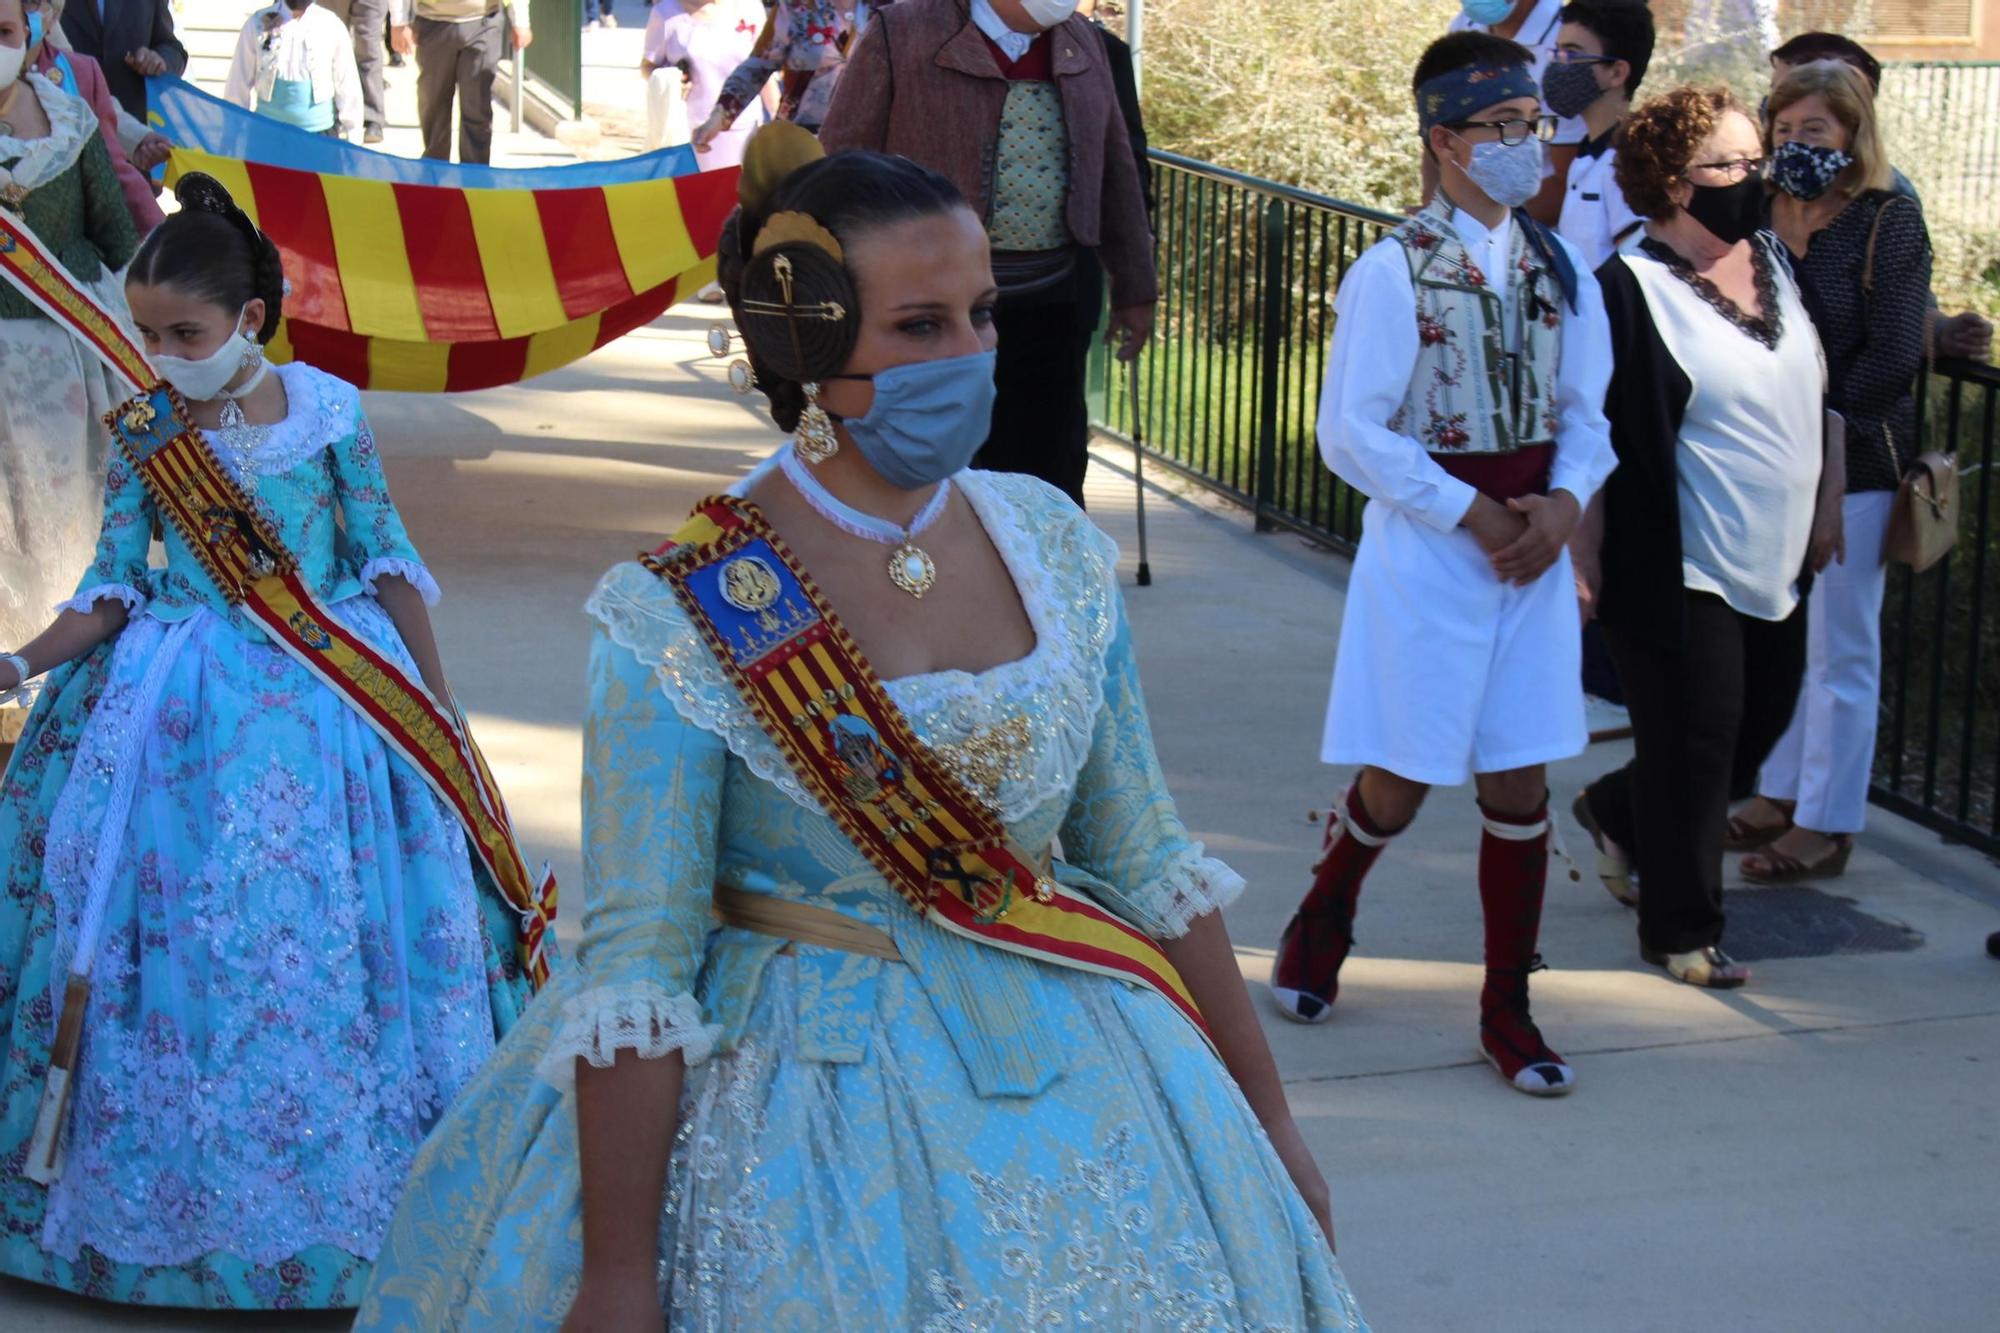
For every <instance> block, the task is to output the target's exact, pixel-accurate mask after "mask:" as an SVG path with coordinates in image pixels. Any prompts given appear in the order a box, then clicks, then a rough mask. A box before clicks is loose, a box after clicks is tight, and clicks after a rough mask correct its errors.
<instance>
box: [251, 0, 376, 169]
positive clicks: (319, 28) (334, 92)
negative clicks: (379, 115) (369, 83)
mask: <svg viewBox="0 0 2000 1333" xmlns="http://www.w3.org/2000/svg"><path fill="white" fill-rule="evenodd" d="M222 95H223V96H224V97H226V98H228V99H229V100H230V101H232V102H234V103H236V105H238V106H240V107H242V108H244V109H245V110H248V111H255V112H256V113H257V114H259V115H262V116H269V117H271V118H272V119H274V120H280V121H283V122H284V123H285V124H287V125H296V126H297V127H298V128H300V129H302V130H310V131H311V132H312V133H314V134H326V135H331V136H333V137H334V138H338V139H345V138H346V137H347V136H348V135H349V134H351V133H353V131H354V129H355V128H356V127H357V126H358V125H360V124H361V73H360V70H359V69H358V68H357V67H356V65H355V63H354V37H353V35H352V34H351V33H349V32H348V30H347V25H346V24H345V23H343V22H341V21H340V19H339V18H337V17H335V15H334V13H333V11H332V10H329V9H322V8H320V6H318V5H316V4H314V3H313V0H278V3H276V4H272V5H266V6H265V7H264V8H262V9H260V10H258V11H257V12H256V13H254V14H252V15H251V16H250V20H249V22H247V23H245V24H244V25H243V32H242V35H241V36H239V37H238V38H237V39H236V58H235V59H234V60H232V61H231V62H230V64H229V80H228V82H227V83H225V84H224V85H223V94H222Z"/></svg>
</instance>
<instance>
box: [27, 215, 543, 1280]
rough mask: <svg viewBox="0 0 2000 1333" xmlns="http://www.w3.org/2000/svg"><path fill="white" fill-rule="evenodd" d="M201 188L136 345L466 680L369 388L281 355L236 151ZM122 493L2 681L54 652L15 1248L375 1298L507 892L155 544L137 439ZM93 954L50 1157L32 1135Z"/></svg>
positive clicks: (169, 1273)
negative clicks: (35, 1174) (392, 1230)
mask: <svg viewBox="0 0 2000 1333" xmlns="http://www.w3.org/2000/svg"><path fill="white" fill-rule="evenodd" d="M178 194H179V198H180V202H181V211H180V212H179V213H177V214H175V215H174V216H173V217H172V218H170V219H169V220H168V221H167V222H166V223H165V225H163V226H161V227H160V228H159V229H158V230H157V231H155V232H154V233H153V234H152V236H151V237H150V238H149V239H148V240H147V242H146V243H145V245H144V246H143V247H142V248H141V249H140V251H139V253H138V255H137V257H136V258H135V259H134V260H133V262H132V266H131V269H130V270H129V273H128V276H127V283H126V294H127V297H128V299H129V302H130V305H131V308H132V311H133V316H134V320H135V323H136V325H137V327H138V329H139V331H140V332H141V334H142V335H143V336H144V339H145V347H146V351H147V354H148V356H149V357H150V358H151V359H152V360H153V363H154V365H155V367H156V368H157V369H158V370H159V371H160V372H161V374H162V375H163V376H164V377H165V378H166V379H168V380H169V381H170V382H171V383H173V384H174V385H175V386H176V387H177V388H178V389H179V390H180V391H181V394H182V396H183V397H184V398H185V399H186V400H187V402H188V405H189V408H190V411H191V415H192V422H193V424H195V425H198V426H200V427H201V428H203V430H204V433H205V434H206V436H207V438H208V440H209V442H210V444H211V445H212V446H213V448H214V450H215V452H216V453H217V455H218V456H219V457H220V459H221V460H222V462H223V464H224V466H225V467H226V468H227V469H228V470H229V471H230V472H231V473H232V474H233V476H234V479H235V480H236V481H237V483H238V484H239V485H240V486H241V487H242V488H243V489H244V490H245V491H246V492H247V493H248V494H249V495H250V496H251V497H252V500H253V502H254V503H255V505H256V506H257V508H258V509H259V510H260V511H261V512H262V514H263V516H264V518H265V519H267V520H268V521H269V523H270V524H271V525H272V527H273V528H274V529H275V531H276V532H277V533H278V534H279V536H280V537H281V538H282V540H283V542H284V544H285V546H286V547H288V548H289V550H290V551H291V552H292V553H293V554H294V555H295V556H296V557H297V559H298V562H299V568H300V572H301V575H302V577H303V578H304V579H305V581H306V582H307V583H308V584H309V585H310V586H311V587H312V589H313V590H314V592H315V593H316V594H317V595H318V597H319V599H320V601H321V603H322V604H323V605H326V606H328V607H330V608H332V609H333V610H334V611H335V612H336V613H337V614H338V615H339V616H340V618H341V619H342V620H343V621H345V622H346V623H347V624H348V625H350V626H351V627H353V628H354V629H355V630H356V631H357V632H358V633H360V634H361V635H362V636H364V637H365V638H366V639H367V640H368V641H369V642H370V643H372V644H373V645H375V646H376V647H377V648H378V650H379V651H381V652H382V653H384V654H385V655H387V656H390V657H392V658H394V659H396V660H398V661H399V662H401V663H402V665H403V666H404V667H405V668H406V669H408V670H411V671H414V672H419V673H421V677H422V679H423V681H424V683H425V685H426V686H427V687H428V688H429V690H430V691H431V692H432V694H433V695H434V696H436V697H437V698H439V699H441V700H448V699H449V698H450V693H449V687H448V685H447V684H446V682H445V678H444V673H443V671H442V669H441V667H440V665H439V662H438V655H437V649H436V645H435V643H434V641H433V639H432V636H431V628H430V623H429V620H428V618H427V616H426V613H425V610H424V608H425V605H426V603H427V602H429V601H432V600H435V598H436V596H437V586H436V584H435V583H434V582H433V580H432V579H431V576H430V574H429V573H428V572H426V570H425V568H424V564H423V560H422V558H421V557H420V556H419V555H418V554H417V552H416V550H415V548H414V547H412V546H411V544H410V540H409V538H408V536H407V535H406V534H405V532H404V530H403V524H402V521H401V520H400V519H399V518H398V517H397V514H396V509H395V506H394V504H393V503H391V501H390V498H389V491H388V487H387V484H386V483H385V481H384V479H383V474H382V460H381V457H380V456H379V454H378V452H377V450H376V444H375V438H374V436H373V435H372V434H371V433H370V431H369V429H368V423H367V422H366V421H365V420H364V419H363V417H362V415H361V407H360V402H359V398H358V396H357V394H356V392H355V390H354V388H353V387H352V386H351V385H348V384H345V383H343V382H342V381H340V380H337V379H334V378H333V377H332V376H329V375H326V374H323V373H321V372H320V371H317V370H314V369H312V368H311V367H309V366H304V365H297V364H294V365H289V366H284V367H281V368H273V367H271V366H270V365H269V363H268V362H266V361H265V359H264V354H263V346H262V344H263V343H265V342H267V341H268V340H269V339H270V337H271V336H272V334H273V333H274V332H275V331H276V328H277V324H278V318H279V305H280V301H281V299H282V289H283V283H284V278H283V274H282V272H281V271H280V267H279V259H278V253H277V250H276V248H275V247H274V246H273V245H272V244H271V242H270V240H269V239H268V238H266V237H265V236H263V235H262V234H261V233H260V232H258V231H257V229H256V228H255V227H254V226H253V225H252V224H251V223H250V221H249V219H248V218H246V217H245V216H244V215H243V213H242V212H241V211H240V210H238V209H237V208H236V207H235V206H234V204H233V203H231V202H230V200H229V197H228V195H227V194H226V193H224V192H223V191H222V189H221V187H220V186H219V185H217V184H216V183H215V182H214V181H212V180H209V179H208V178H206V177H199V176H190V177H188V178H187V179H186V180H185V181H184V182H183V183H182V185H181V187H180V189H179V191H178ZM104 510H105V514H104V525H103V531H102V536H101V537H100V539H99V542H98V545H97V553H96V559H95V561H94V563H93V564H92V565H91V566H90V568H89V569H88V570H87V571H85V573H84V575H83V578H82V581H81V583H80V585H79V586H78V588H77V591H76V595H75V596H74V597H73V598H72V599H71V600H70V601H68V602H66V603H64V605H63V606H62V607H61V608H60V613H59V614H58V616H57V617H56V620H55V622H54V624H53V625H52V626H51V627H50V628H49V629H48V630H47V631H45V632H44V633H42V634H41V635H40V636H39V637H37V638H36V639H34V640H33V641H32V642H30V643H28V644H26V645H24V646H21V647H11V646H10V645H0V690H5V689H8V688H11V687H15V686H17V685H19V684H20V683H21V681H22V680H23V679H24V678H25V677H30V676H35V675H38V674H42V673H48V678H47V680H46V682H45V688H44V690H43V692H42V694H41V697H40V699H39V700H38V701H37V703H36V706H35V711H34V713H33V715H32V716H31V718H30V720H29V725H28V730H27V733H26V734H25V736H24V737H23V738H22V742H21V744H20V746H19V749H18V750H17V752H16V753H15V755H14V758H13V761H12V763H11V765H10V766H9V768H8V770H7V772H6V776H5V780H4V787H0V1038H4V1040H5V1043H6V1045H5V1047H4V1050H0V1272H6V1273H9V1274H12V1275H14V1276H16V1277H20V1278H26V1279H28V1280H30V1281H34V1282H41V1283H46V1284H49V1285H51V1286H57V1287H64V1288H68V1289H69V1290H72V1291H76V1292H81V1293H84V1294H86V1295H90V1296H96V1297H101V1298H103V1299H106V1300H113V1301H122V1302H130V1303H134V1304H148V1305H179V1306H201V1307H211V1308H264V1309H269V1308H314V1307H330V1306H331V1307H338V1306H351V1305H353V1304H355V1303H356V1302H357V1301H358V1300H359V1298H360V1295H361V1291H362V1288H363V1285H364V1283H365V1281H366V1279H367V1275H368V1269H369V1263H370V1261H371V1260H372V1259H373V1258H374V1257H375V1253H376V1250H377V1248H378V1247H379V1245H380V1244H381V1242H382V1238H383V1235H384V1233H385V1232H386V1230H387V1228H388V1224H389V1220H390V1216H391V1214H392V1212H393V1210H394V1208H395V1205H396V1196H397V1192H398V1190H399V1189H400V1187H401V1185H402V1181H403V1177H404V1175H405V1174H406V1172H407V1171H408V1169H409V1165H410V1162H411V1160H412V1158H413V1157H414V1155H415V1153H416V1149H417V1146H418V1144H419V1143H421V1142H422V1140H423V1138H424V1135H425V1133H426V1132H427V1131H428V1130H429V1129H430V1127H431V1126H432V1125H433V1124H434V1123H436V1121H437V1119H438V1117H439V1116H440V1115H441V1114H442V1113H443V1110H444V1108H445V1106H446V1105H447V1104H448V1103H449V1102H450V1101H451V1099H452V1097H453V1095H454V1094H455V1093H456V1092H457V1091H458V1090H459V1088H460V1087H462V1086H463V1085H464V1084H465V1083H466V1082H467V1080H469V1079H470V1078H471V1077H472V1075H473V1073H474V1072H475V1071H476V1070H477V1069H478V1068H479V1066H480V1064H481V1063H482V1062H483V1061H484V1060H485V1059H486V1057H487V1055H488V1054H489V1053H490V1052H491V1051H492V1050H493V1047H494V1044H495V1042H496V1040H497V1039H498V1038H499V1037H500V1036H501V1035H502V1034H503V1033H504V1031H505V1029H506V1028H507V1026H508V1025H509V1023H510V1022H511V1020H512V1018H513V1016H514V1014H515V1013H516V1012H517V1010H518V1007H519V1005H520V1004H521V1003H523V1002H524V1001H525V998H526V992H527V983H526V980H525V978H524V976H523V975H522V971H521V968H520V964H519V962H518V961H517V953H516V950H515V948H514V947H513V944H514V927H513V923H512V921H511V920H510V919H509V916H508V915H507V914H506V913H505V912H504V911H503V910H501V909H500V908H499V906H498V904H497V903H495V902H494V901H493V898H492V895H490V894H485V893H481V892H480V891H479V890H478V888H477V887H476V881H475V872H474V863H473V861H472V860H471V858H470V856H469V853H468V849H467V844H466V840H465V836H464V834H463V833H462V831H461V826H460V824H459V823H458V822H457V820H456V819H455V818H454V816H453V815H452V813H451V812H450V810H449V809H448V808H447V807H446V806H445V805H444V803H443V802H441V801H440V800H439V799H438V798H437V797H436V796H435V795H434V794H433V793H432V792H431V790H430V789H429V788H428V787H427V786H425V784H424V783H423V781H422V780H421V779H420V778H419V777H418V775H417V774H416V772H415V771H414V770H412V769H411V768H410V767H409V766H408V764H407V763H406V762H405V761H404V760H402V759H401V758H400V757H398V756H396V755H393V754H392V753H391V752H390V751H389V750H388V748H387V747H386V746H385V744H384V743H383V742H382V741H381V740H380V739H379V738H378V737H377V735H376V733H375V732H374V731H372V730H370V729H369V727H368V726H367V725H365V724H364V723H363V722H362V720H361V718H360V717H359V716H358V715H357V714H356V713H355V712H354V711H353V709H352V708H351V707H350V706H349V705H348V704H346V703H344V702H343V701H342V700H341V699H340V698H339V697H338V696H336V695H335V694H334V693H333V692H332V691H331V690H330V689H329V688H328V687H327V686H325V685H324V684H322V683H321V682H320V681H319V679H318V678H317V677H315V676H313V675H311V674H310V673H308V672H307V671H306V670H305V669H304V668H303V667H301V666H300V665H299V664H298V663H297V662H295V661H294V660H293V659H292V658H291V657H289V656H288V655H287V654H286V653H285V652H283V651H282V650H281V649H279V648H278V647H277V646H275V645H274V644H272V643H271V642H269V641H268V639H266V638H265V636H264V635H263V633H262V632H261V631H260V630H259V629H257V628H256V627H254V626H253V625H252V624H251V623H250V622H249V621H248V620H247V618H246V617H245V616H244V615H243V614H242V612H241V611H240V609H238V608H235V607H233V606H232V605H231V604H230V602H229V601H228V600H227V599H225V598H224V597H223V596H222V594H221V593H220V592H219V591H218V590H217V589H216V587H215V586H214V585H213V584H212V583H211V582H210V580H209V577H208V575H207V574H206V573H205V572H204V570H203V567H202V565H201V564H200V562H199V561H197V560H196V559H195V557H194V556H193V554H192V553H191V552H190V551H189V550H188V549H187V548H186V547H185V546H184V545H183V544H182V542H181V539H180V536H179V535H178V533H177V532H176V531H175V530H174V528H173V527H172V526H171V525H167V526H166V528H165V531H164V534H163V538H162V539H163V541H164V544H165V552H166V559H165V564H164V566H161V565H157V564H153V563H150V562H149V548H150V547H151V545H152V543H153V541H154V538H155V536H156V534H157V533H159V532H160V528H161V523H160V519H159V515H158V513H157V512H156V509H155V506H154V504H153V501H152V499H151V498H150V496H149V494H148V492H147V490H146V488H145V486H144V485H143V484H142V482H141V480H140V478H139V476H138V475H137V474H136V472H135V471H134V470H133V469H132V468H131V467H130V466H129V465H128V463H127V461H126V459H125V458H124V457H123V456H122V455H120V454H119V453H118V452H117V451H115V450H114V452H113V455H112V459H111V464H110V468H109V471H108V476H107V478H106V484H105V499H104ZM87 919H88V920H89V921H91V922H95V923H98V924H97V928H96V929H95V930H94V931H93V930H91V929H88V928H87V927H86V920H87ZM93 941H94V942H93ZM80 950H83V951H87V954H88V956H87V957H85V958H83V959H81V960H79V958H78V954H79V951H80ZM79 961H81V963H82V964H83V965H84V969H83V970H87V971H88V973H89V975H90V978H91V982H92V988H91V993H90V998H89V1002H88V1004H87V1006H85V1008H84V1020H83V1038H82V1046H81V1052H80V1056H79V1058H78V1063H77V1067H76V1070H75V1073H74V1077H73V1078H72V1081H71V1096H70V1103H69V1110H68V1118H67V1134H66V1140H65V1149H64V1156H65V1160H64V1164H63V1167H62V1170H61V1173H60V1175H59V1176H57V1178H56V1179H55V1180H54V1181H53V1182H52V1183H49V1184H42V1183H38V1182H37V1181H36V1180H35V1179H31V1178H30V1177H29V1175H28V1174H27V1172H26V1171H25V1170H24V1158H25V1157H26V1156H27V1152H26V1148H27V1144H28V1142H29V1138H30V1135H31V1133H32V1131H33V1129H34V1124H35V1118H36V1113H37V1106H38V1103H39V1101H40V1099H41V1095H42V1089H43V1086H44V1084H45V1083H46V1081H47V1075H48V1065H49V1054H50V1047H51V1041H52V1038H53V1036H54V1033H55V1030H56V1025H57V1023H58V1022H59V1021H60V1018H61V1016H62V1013H63V1009H64V986H65V977H66V975H67V974H68V973H69V972H70V971H71V970H72V968H73V967H75V966H76V965H77V964H78V963H79Z"/></svg>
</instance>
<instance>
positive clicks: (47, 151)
mask: <svg viewBox="0 0 2000 1333" xmlns="http://www.w3.org/2000/svg"><path fill="white" fill-rule="evenodd" d="M21 82H23V83H25V84H26V85H27V86H28V91H29V92H30V93H32V94H33V95H34V97H35V99H36V100H37V101H38V102H40V103H41V106H42V112H43V114H44V115H46V116H47V117H48V118H49V132H48V133H47V134H46V135H44V136H43V137H41V138H39V139H15V138H11V137H0V163H4V164H5V165H0V190H6V189H8V188H9V187H12V188H15V189H19V190H39V189H41V188H42V187H43V186H44V185H47V184H48V183H49V182H50V181H52V180H54V179H55V178H56V177H58V176H60V175H62V174H63V173H64V172H65V171H68V170H69V169H70V168H71V167H72V166H74V165H75V164H76V160H77V158H79V157H81V156H82V155H83V149H84V145H85V144H88V143H89V142H90V136H91V135H93V134H95V133H97V116H96V114H95V113H94V112H92V111H91V109H90V106H89V104H88V103H86V102H85V101H84V100H83V98H82V97H80V96H72V95H70V94H69V93H66V92H64V91H63V90H62V89H60V88H58V87H56V86H55V85H54V84H53V83H50V82H49V81H48V79H47V78H46V77H45V76H43V75H41V74H37V73H35V72H33V71H32V70H31V71H29V72H28V73H26V74H23V75H22V76H21Z"/></svg>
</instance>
